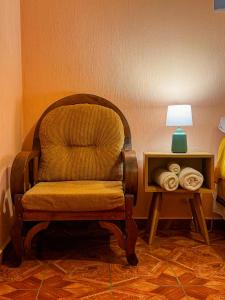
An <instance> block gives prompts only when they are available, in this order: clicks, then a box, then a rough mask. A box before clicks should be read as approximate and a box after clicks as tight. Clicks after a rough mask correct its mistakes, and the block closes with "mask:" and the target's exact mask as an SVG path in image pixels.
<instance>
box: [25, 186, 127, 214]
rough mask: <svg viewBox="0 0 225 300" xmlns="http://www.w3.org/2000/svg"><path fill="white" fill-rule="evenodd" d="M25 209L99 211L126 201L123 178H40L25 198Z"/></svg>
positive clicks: (118, 205)
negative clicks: (90, 179)
mask: <svg viewBox="0 0 225 300" xmlns="http://www.w3.org/2000/svg"><path fill="white" fill-rule="evenodd" d="M22 205H23V208H24V209H25V210H39V211H40V210H41V211H44V210H45V211H99V210H111V209H115V208H117V207H121V206H123V205H124V193H123V187H122V182H121V181H61V182H39V183H37V184H36V185H35V186H33V187H32V188H31V189H30V190H28V191H27V192H26V193H25V194H24V196H23V198H22Z"/></svg>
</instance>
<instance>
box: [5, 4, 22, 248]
mask: <svg viewBox="0 0 225 300" xmlns="http://www.w3.org/2000/svg"><path fill="white" fill-rule="evenodd" d="M0 45H1V47H0V60H1V68H0V91H1V97H0V128H1V133H0V136H1V138H0V140H1V147H0V252H1V249H2V248H3V247H4V246H5V244H6V243H7V241H8V239H9V230H10V226H11V222H12V205H11V198H10V192H9V174H10V168H11V164H12V160H13V158H14V157H15V154H16V153H17V152H18V151H19V149H20V148H21V140H22V134H21V129H22V126H21V125H22V124H21V122H22V72H21V34H20V1H19V0H13V1H9V0H1V7H0Z"/></svg>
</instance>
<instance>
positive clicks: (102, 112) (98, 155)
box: [39, 104, 124, 181]
mask: <svg viewBox="0 0 225 300" xmlns="http://www.w3.org/2000/svg"><path fill="white" fill-rule="evenodd" d="M39 137H40V143H41V160H40V168H39V181H65V180H68V181H73V180H109V181H110V180H122V177H123V174H122V163H121V156H120V154H121V150H122V148H123V144H124V128H123V124H122V121H121V119H120V117H119V115H118V114H117V113H116V112H115V111H114V110H112V109H110V108H107V107H104V106H101V105H96V104H76V105H66V106H60V107H58V108H55V109H53V110H52V111H50V112H49V113H48V114H47V115H46V116H45V117H44V119H43V120H42V122H41V126H40V131H39Z"/></svg>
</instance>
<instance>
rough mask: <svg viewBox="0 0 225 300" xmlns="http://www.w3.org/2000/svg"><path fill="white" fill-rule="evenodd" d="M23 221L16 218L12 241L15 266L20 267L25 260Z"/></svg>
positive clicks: (12, 230)
mask: <svg viewBox="0 0 225 300" xmlns="http://www.w3.org/2000/svg"><path fill="white" fill-rule="evenodd" d="M22 229H23V221H22V219H20V218H16V220H15V222H14V225H13V226H12V229H11V239H12V244H13V249H14V254H15V256H14V257H13V266H14V267H19V266H20V265H21V263H22V259H23V238H22Z"/></svg>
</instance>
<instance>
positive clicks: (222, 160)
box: [215, 137, 225, 182]
mask: <svg viewBox="0 0 225 300" xmlns="http://www.w3.org/2000/svg"><path fill="white" fill-rule="evenodd" d="M220 178H222V179H225V137H224V138H223V139H222V141H221V143H220V146H219V151H218V160H217V165H216V168H215V179H216V182H217V181H218V180H219V179H220Z"/></svg>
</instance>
